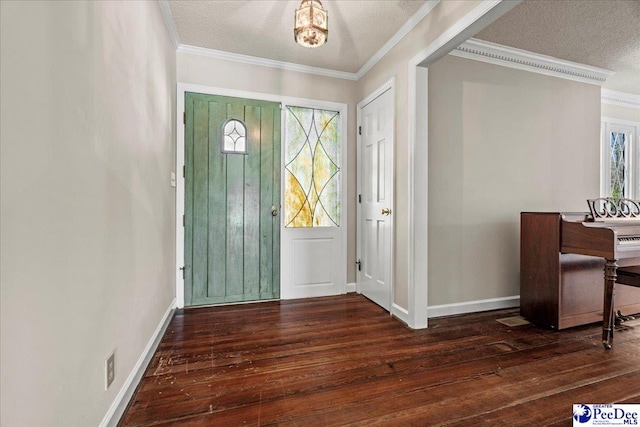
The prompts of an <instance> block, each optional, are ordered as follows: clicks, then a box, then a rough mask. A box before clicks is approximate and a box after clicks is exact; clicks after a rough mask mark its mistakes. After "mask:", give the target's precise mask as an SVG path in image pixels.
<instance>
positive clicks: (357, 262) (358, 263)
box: [356, 260, 362, 271]
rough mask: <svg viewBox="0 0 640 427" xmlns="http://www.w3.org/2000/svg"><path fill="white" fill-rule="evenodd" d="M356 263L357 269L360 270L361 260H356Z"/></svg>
mask: <svg viewBox="0 0 640 427" xmlns="http://www.w3.org/2000/svg"><path fill="white" fill-rule="evenodd" d="M356 265H357V266H358V271H360V270H362V262H360V260H357V261H356Z"/></svg>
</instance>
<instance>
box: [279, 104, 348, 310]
mask: <svg viewBox="0 0 640 427" xmlns="http://www.w3.org/2000/svg"><path fill="white" fill-rule="evenodd" d="M293 109H295V111H294V110H293ZM302 110H314V112H313V116H312V117H310V116H309V114H311V112H310V111H302ZM338 113H339V115H337V114H338ZM284 116H285V119H284V120H285V124H284V126H283V127H282V128H283V129H284V130H285V132H286V134H285V136H284V138H283V144H282V146H283V150H282V155H283V159H284V160H283V168H284V169H283V185H282V192H283V198H282V199H283V201H284V203H283V210H282V214H281V217H282V221H283V222H282V228H281V242H282V247H281V258H280V260H281V288H280V297H281V298H282V299H293V298H309V297H318V296H327V295H338V294H343V293H345V292H346V258H347V257H346V217H345V213H346V210H347V203H346V192H347V191H346V183H347V179H346V176H347V169H346V164H347V162H346V129H347V122H346V119H347V111H346V106H342V105H341V106H340V108H335V105H322V104H320V105H309V106H302V107H292V106H291V105H287V106H285V114H284ZM288 119H290V120H293V119H295V123H289V122H286V120H288ZM329 119H330V120H329ZM334 120H335V122H337V123H335V124H336V125H337V127H336V128H331V127H329V125H328V123H329V124H331V123H334ZM323 126H325V127H323ZM329 136H331V138H332V139H331V140H328V139H325V138H329ZM334 136H337V137H338V141H337V142H336V141H335V139H333V138H334ZM285 144H291V145H290V146H285ZM334 144H335V145H334ZM316 168H318V169H317V170H316ZM287 179H289V181H287ZM332 179H334V180H336V179H337V180H338V182H339V185H336V186H334V188H330V185H327V183H329V182H332V181H331V180H332ZM287 183H288V184H287ZM287 185H289V188H288V187H287ZM288 191H290V192H291V193H289V194H287V192H288ZM328 194H337V195H336V197H338V198H339V200H340V203H339V208H338V209H334V210H331V209H330V206H329V205H328V204H327V203H328V202H327V200H334V201H335V198H334V199H325V196H326V195H328ZM289 195H291V196H292V197H293V200H294V201H298V202H303V203H298V204H295V203H290V204H289V205H288V204H287V200H290V198H289V197H288V196H289ZM332 206H333V205H332ZM327 209H328V210H329V211H330V212H331V214H329V213H328V211H327ZM298 215H299V216H298ZM320 217H322V218H320ZM297 218H298V219H300V218H304V219H300V220H298V219H297ZM323 219H324V220H325V222H322V221H323Z"/></svg>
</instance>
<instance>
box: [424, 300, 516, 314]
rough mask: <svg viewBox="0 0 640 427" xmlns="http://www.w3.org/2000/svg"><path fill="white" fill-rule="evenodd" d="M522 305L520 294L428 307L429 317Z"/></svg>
mask: <svg viewBox="0 0 640 427" xmlns="http://www.w3.org/2000/svg"><path fill="white" fill-rule="evenodd" d="M519 306H520V295H514V296H510V297H502V298H490V299H484V300H478V301H466V302H460V303H453V304H441V305H431V306H429V307H427V313H428V315H429V318H433V317H442V316H451V315H454V314H464V313H475V312H478V311H489V310H499V309H502V308H515V307H519Z"/></svg>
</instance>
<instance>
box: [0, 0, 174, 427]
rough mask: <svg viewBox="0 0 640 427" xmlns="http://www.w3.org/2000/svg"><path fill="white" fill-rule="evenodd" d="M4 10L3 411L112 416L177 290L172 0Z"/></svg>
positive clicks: (10, 421)
mask: <svg viewBox="0 0 640 427" xmlns="http://www.w3.org/2000/svg"><path fill="white" fill-rule="evenodd" d="M0 8H1V9H0V15H1V43H2V44H1V59H0V63H1V122H2V126H1V156H0V157H1V167H0V170H1V197H2V200H1V216H0V218H1V224H0V226H1V251H0V260H1V261H0V262H1V265H2V271H1V276H0V277H1V282H2V286H1V297H0V300H1V310H0V311H1V340H2V341H1V347H2V348H1V360H2V370H1V374H0V375H1V377H0V378H1V383H0V385H1V386H0V393H1V394H0V402H1V405H2V406H1V411H0V412H1V415H0V424H1V425H2V426H3V427H13V426H38V427H43V426H64V427H73V426H82V427H85V426H96V425H98V424H100V422H101V420H103V417H104V416H105V414H106V413H107V411H108V409H109V407H110V406H111V404H112V403H113V402H114V400H115V397H116V394H117V393H118V391H119V390H120V389H121V388H122V386H123V383H124V381H125V379H126V378H127V376H128V375H129V374H130V372H131V371H132V369H133V366H134V364H135V363H136V362H137V360H138V359H139V357H140V356H141V354H142V353H143V349H144V347H145V346H146V345H147V343H148V342H149V340H150V338H151V337H152V335H153V332H154V330H155V329H156V327H157V326H158V325H159V322H161V320H162V318H163V316H164V315H165V313H166V312H167V309H168V308H169V307H170V305H171V303H172V301H173V299H174V289H175V283H174V279H173V277H174V272H173V270H174V255H175V254H174V252H175V250H174V248H175V244H174V237H173V236H174V223H175V218H174V213H173V212H174V203H175V202H174V200H175V196H174V189H173V188H171V187H170V185H169V175H170V172H171V171H172V170H173V167H174V156H175V153H174V148H173V147H174V141H175V138H174V133H175V129H174V128H175V126H174V124H173V123H174V114H175V107H174V105H175V83H176V78H175V72H176V62H175V61H176V59H175V57H176V54H175V49H174V47H173V45H172V43H171V41H170V39H169V37H168V35H167V30H166V27H165V25H164V22H163V19H162V15H161V13H160V9H159V6H158V4H157V3H156V2H110V1H106V2H50V1H43V2H6V1H3V2H0ZM114 349H115V350H116V377H115V381H114V383H113V384H112V386H111V387H110V389H109V390H108V391H105V390H104V364H105V359H106V357H107V356H108V355H109V354H110V353H111V352H112V351H113V350H114Z"/></svg>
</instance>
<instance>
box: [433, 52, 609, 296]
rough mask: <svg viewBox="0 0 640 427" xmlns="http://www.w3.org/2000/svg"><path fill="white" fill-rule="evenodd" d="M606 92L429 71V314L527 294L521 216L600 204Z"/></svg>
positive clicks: (517, 76)
mask: <svg viewBox="0 0 640 427" xmlns="http://www.w3.org/2000/svg"><path fill="white" fill-rule="evenodd" d="M599 130H600V88H599V87H598V86H594V85H589V84H584V83H577V82H573V81H568V80H563V79H559V78H555V77H548V76H543V75H540V74H534V73H530V72H526V71H520V70H514V69H509V68H506V67H501V66H497V65H491V64H485V63H482V62H477V61H472V60H468V59H462V58H457V57H452V56H447V57H444V58H442V59H441V60H439V61H438V62H436V63H435V64H433V65H432V66H431V67H430V68H429V305H438V304H448V303H457V302H463V301H474V300H481V299H488V298H500V297H509V296H514V295H519V249H520V246H519V245H520V243H519V242H520V234H519V233H520V231H519V230H520V228H519V213H520V212H521V211H544V210H550V211H586V210H588V209H587V202H586V200H587V199H588V198H590V197H598V195H599V174H600V166H599V155H600V148H599V147H600V145H599Z"/></svg>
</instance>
